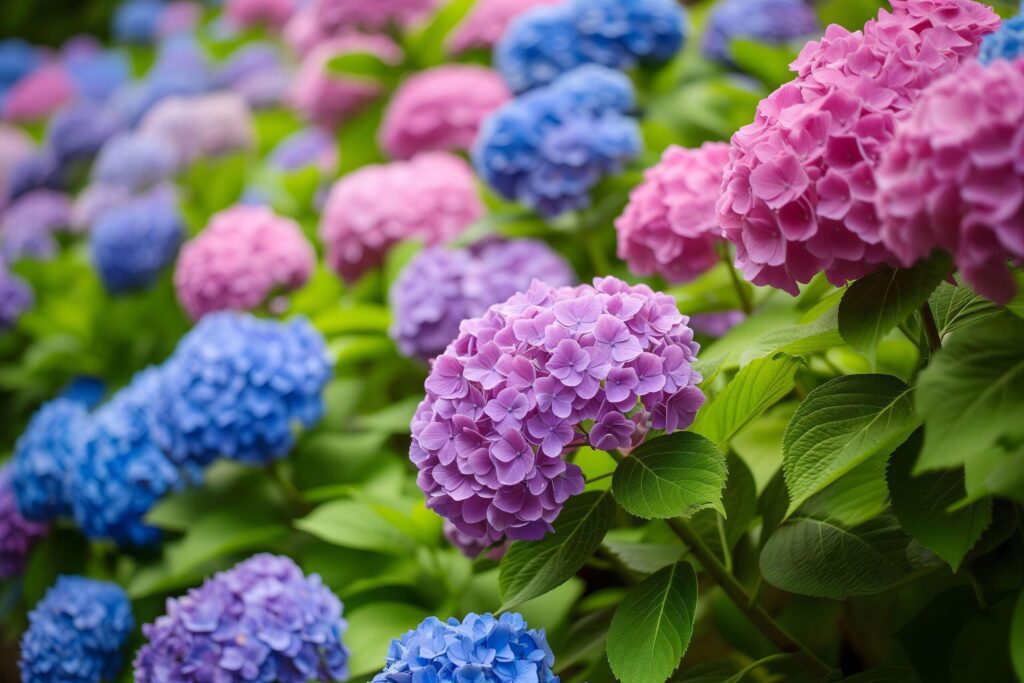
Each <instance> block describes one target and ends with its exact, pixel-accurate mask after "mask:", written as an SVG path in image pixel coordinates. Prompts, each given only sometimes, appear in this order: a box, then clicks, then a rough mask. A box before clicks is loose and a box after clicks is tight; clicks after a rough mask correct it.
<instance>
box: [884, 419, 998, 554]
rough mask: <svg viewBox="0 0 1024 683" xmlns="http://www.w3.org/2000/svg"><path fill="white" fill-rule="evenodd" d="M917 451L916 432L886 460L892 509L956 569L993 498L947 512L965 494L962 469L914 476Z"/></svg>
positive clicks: (989, 512)
mask: <svg viewBox="0 0 1024 683" xmlns="http://www.w3.org/2000/svg"><path fill="white" fill-rule="evenodd" d="M920 449H921V433H920V430H919V431H918V432H915V434H914V436H912V437H911V438H910V439H908V440H907V442H906V443H905V444H903V445H902V446H901V447H900V448H898V449H897V450H896V452H895V453H894V454H893V457H892V460H891V461H890V463H889V488H890V489H891V491H892V509H893V512H894V513H895V514H896V518H897V519H898V520H899V522H900V525H902V526H903V528H904V529H906V530H907V533H909V534H910V535H911V536H913V537H914V538H916V539H917V540H918V541H919V542H920V543H921V544H922V545H923V546H925V547H926V548H928V549H929V550H931V551H932V552H934V553H935V554H936V555H938V556H939V557H941V558H942V559H943V560H944V561H945V562H946V563H947V564H949V566H950V567H951V568H952V569H953V571H956V570H957V569H958V568H959V567H960V562H961V561H963V559H964V556H965V555H967V552H968V551H969V550H970V549H971V548H973V547H974V544H975V543H977V542H978V539H980V538H981V535H982V534H983V533H984V532H985V529H987V528H988V526H989V524H991V522H992V499H991V498H984V499H982V500H979V501H977V502H976V503H973V504H971V505H969V506H967V507H965V508H961V509H959V510H957V511H956V512H947V508H949V507H950V506H951V505H953V504H955V503H956V502H957V501H959V500H960V499H961V498H963V497H964V496H965V495H966V489H965V487H964V472H963V468H958V469H951V470H942V471H939V472H926V473H924V474H922V475H919V476H917V477H915V476H914V475H913V470H914V463H915V461H916V460H917V455H918V453H919V452H920Z"/></svg>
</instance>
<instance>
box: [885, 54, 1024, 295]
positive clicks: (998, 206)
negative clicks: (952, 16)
mask: <svg viewBox="0 0 1024 683" xmlns="http://www.w3.org/2000/svg"><path fill="white" fill-rule="evenodd" d="M878 210H879V215H880V217H881V223H882V229H881V236H882V240H883V242H884V243H885V245H886V246H887V247H888V248H889V249H891V250H892V252H893V253H894V254H896V256H897V257H898V259H899V261H900V264H901V265H903V266H910V265H913V264H914V263H915V262H916V261H918V260H920V259H923V258H926V257H927V256H928V255H929V254H931V253H932V251H933V250H934V249H936V248H939V249H944V250H945V251H948V252H950V253H951V254H953V255H954V257H955V262H956V266H957V268H958V269H959V270H960V273H961V274H962V275H963V277H964V280H966V281H967V282H968V283H970V285H971V286H972V287H974V289H975V290H977V291H978V292H979V293H980V294H982V295H984V296H986V297H988V298H989V299H992V300H993V301H995V302H996V303H999V304H1006V303H1009V301H1010V300H1011V299H1012V298H1013V296H1014V294H1015V293H1016V291H1017V283H1016V280H1015V278H1014V276H1013V273H1012V272H1010V270H1009V268H1008V267H1007V262H1008V261H1012V262H1014V263H1016V264H1018V265H1020V264H1022V263H1024V62H1022V61H1021V60H1017V61H1013V62H1010V61H1005V60H997V61H994V62H992V64H990V65H989V66H988V67H984V66H982V65H981V64H980V63H979V62H969V63H967V64H965V65H964V66H963V67H962V68H961V69H960V70H959V71H957V73H955V74H953V75H951V76H947V77H946V78H944V79H942V80H939V81H936V82H935V83H933V84H932V85H931V86H929V87H928V88H927V89H926V90H925V92H924V94H923V95H922V96H921V100H920V101H919V102H918V105H917V107H915V109H914V112H913V113H912V114H911V116H910V117H909V118H908V119H906V120H904V121H902V122H901V123H900V125H899V127H898V128H897V129H896V135H895V139H894V140H893V143H892V145H890V146H889V148H888V150H887V151H886V154H885V156H884V157H883V159H882V163H881V167H880V168H879V171H878Z"/></svg>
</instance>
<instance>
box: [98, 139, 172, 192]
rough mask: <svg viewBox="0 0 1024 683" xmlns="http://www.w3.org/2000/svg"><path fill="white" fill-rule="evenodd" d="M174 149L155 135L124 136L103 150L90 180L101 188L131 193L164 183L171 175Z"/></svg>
mask: <svg viewBox="0 0 1024 683" xmlns="http://www.w3.org/2000/svg"><path fill="white" fill-rule="evenodd" d="M176 159H177V157H176V155H175V151H174V146H173V145H171V143H170V142H168V141H167V140H164V139H163V138H161V137H158V136H156V135H149V134H146V133H138V132H133V133H126V134H124V135H119V136H117V137H115V138H113V139H111V140H110V141H109V142H108V143H107V144H105V145H104V146H103V149H102V150H101V151H100V154H99V156H98V157H97V158H96V163H95V164H94V165H93V169H92V178H93V180H94V181H95V182H97V183H101V184H104V185H116V186H118V187H125V188H128V189H129V190H132V191H133V192H137V191H139V190H143V189H145V188H147V187H149V186H151V185H155V184H156V183H158V182H160V181H161V180H166V179H167V178H169V177H170V176H171V174H173V173H174V169H175V164H176Z"/></svg>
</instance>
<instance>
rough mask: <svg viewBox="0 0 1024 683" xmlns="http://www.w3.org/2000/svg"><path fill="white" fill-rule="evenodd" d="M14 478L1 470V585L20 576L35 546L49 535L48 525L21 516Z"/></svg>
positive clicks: (6, 471)
mask: <svg viewBox="0 0 1024 683" xmlns="http://www.w3.org/2000/svg"><path fill="white" fill-rule="evenodd" d="M12 477H13V475H12V472H11V468H10V467H8V466H7V465H3V466H0V581H6V580H7V579H11V578H14V577H15V576H18V575H20V574H21V573H22V572H23V571H24V570H25V562H26V561H27V560H28V554H29V552H30V551H31V550H32V546H34V545H35V543H36V541H38V540H39V539H40V538H42V537H43V536H45V535H46V534H47V533H49V531H50V527H49V526H47V525H46V524H40V523H38V522H32V521H29V520H27V519H25V518H24V517H22V516H21V513H20V512H19V511H18V505H17V500H16V498H15V495H14V488H13V487H12V485H11V481H12Z"/></svg>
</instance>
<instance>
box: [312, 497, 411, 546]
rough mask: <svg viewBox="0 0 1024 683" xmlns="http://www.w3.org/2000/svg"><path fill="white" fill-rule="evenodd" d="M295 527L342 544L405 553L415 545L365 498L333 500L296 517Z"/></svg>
mask: <svg viewBox="0 0 1024 683" xmlns="http://www.w3.org/2000/svg"><path fill="white" fill-rule="evenodd" d="M295 527H296V528H297V529H301V530H302V531H305V532H306V533H308V534H312V535H313V536H316V537H317V538H319V539H321V540H324V541H327V542H328V543H333V544H334V545H339V546H342V547H343V548H357V549H359V550H375V551H377V552H381V553H385V554H389V555H406V554H408V553H410V552H412V550H413V549H414V548H415V546H416V542H415V539H413V538H412V537H410V534H408V533H406V532H405V531H403V530H402V529H400V528H399V527H398V526H396V525H395V524H393V523H392V521H391V520H389V519H385V518H384V517H383V516H382V515H381V514H380V512H379V511H378V510H375V509H374V507H373V506H371V505H370V504H368V503H366V502H363V501H356V500H335V501H331V502H330V503H326V504H324V505H321V506H320V507H318V508H317V509H315V510H313V511H312V512H311V513H309V514H308V515H306V516H305V517H303V518H302V519H297V520H295Z"/></svg>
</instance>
